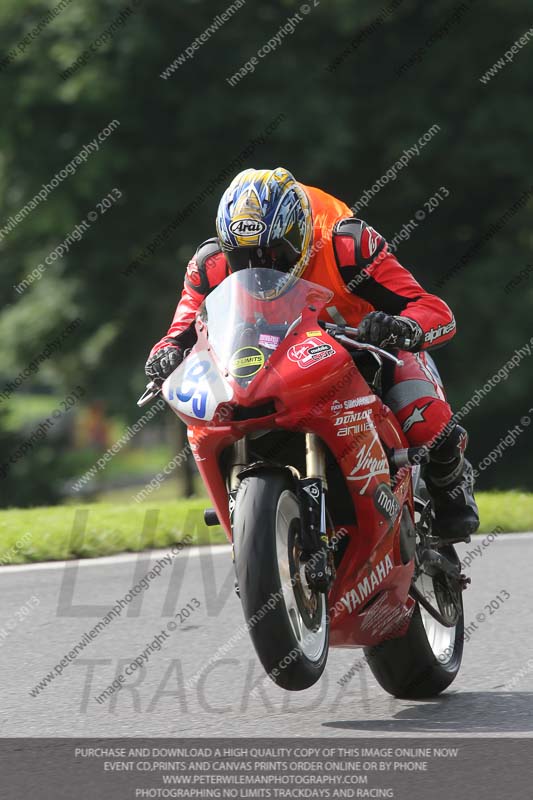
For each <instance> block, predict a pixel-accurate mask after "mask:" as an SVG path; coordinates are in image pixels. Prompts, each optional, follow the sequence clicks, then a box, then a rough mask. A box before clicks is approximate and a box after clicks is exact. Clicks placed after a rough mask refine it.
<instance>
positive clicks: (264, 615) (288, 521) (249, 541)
mask: <svg viewBox="0 0 533 800" xmlns="http://www.w3.org/2000/svg"><path fill="white" fill-rule="evenodd" d="M300 524H301V523H300V507H299V504H298V499H297V497H296V494H295V492H294V485H293V481H292V479H291V476H290V475H289V473H287V472H286V471H284V470H274V469H272V470H267V469H264V470H261V471H260V472H258V473H257V474H255V475H250V476H248V477H245V478H244V479H243V480H242V481H241V484H240V486H239V490H238V492H237V496H236V500H235V511H234V515H233V541H234V547H235V570H236V573H237V583H238V586H239V594H240V597H241V602H242V606H243V610H244V615H245V618H246V620H247V622H248V626H249V632H250V636H251V638H252V642H253V645H254V647H255V650H256V653H257V655H258V657H259V660H260V661H261V663H262V665H263V667H264V668H265V670H266V672H267V673H268V675H269V677H270V678H271V679H272V680H273V681H274V682H275V683H277V684H278V686H281V687H282V688H283V689H290V690H293V691H296V690H300V689H307V688H309V687H310V686H312V685H313V684H314V683H316V681H317V680H318V679H319V678H320V676H321V675H322V672H323V671H324V667H325V666H326V661H327V657H328V647H329V618H328V614H327V598H326V595H324V594H322V593H317V592H315V591H313V590H312V589H311V588H310V587H309V584H308V583H307V580H306V576H305V569H304V564H303V563H302V562H301V560H300V556H301V553H302V550H301V547H300Z"/></svg>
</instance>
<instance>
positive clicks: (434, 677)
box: [365, 603, 464, 700]
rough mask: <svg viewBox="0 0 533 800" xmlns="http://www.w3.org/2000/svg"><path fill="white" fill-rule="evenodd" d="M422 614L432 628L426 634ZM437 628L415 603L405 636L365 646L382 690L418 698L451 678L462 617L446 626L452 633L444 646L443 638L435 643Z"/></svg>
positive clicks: (457, 655) (431, 693) (432, 693)
mask: <svg viewBox="0 0 533 800" xmlns="http://www.w3.org/2000/svg"><path fill="white" fill-rule="evenodd" d="M426 618H429V620H430V622H429V625H430V626H431V628H432V630H433V633H431V631H430V633H429V635H428V630H427V627H426V625H428V621H427V619H426ZM438 628H444V626H443V625H441V623H439V622H437V620H435V619H433V617H431V616H430V615H429V613H428V612H427V611H425V609H423V608H422V607H421V606H420V605H419V604H418V603H417V605H416V608H415V610H414V613H413V616H412V618H411V623H410V625H409V629H408V631H407V633H406V634H405V636H402V638H401V639H390V640H388V641H385V642H382V643H381V644H378V645H376V646H375V647H366V648H365V656H366V659H367V661H368V665H369V667H370V669H371V670H372V673H373V675H374V677H375V678H376V680H377V681H378V683H379V684H380V686H382V687H383V689H385V691H386V692H388V693H389V694H392V695H393V696H394V697H398V698H403V699H406V700H420V699H422V698H425V697H435V696H436V695H438V694H440V693H441V692H443V691H444V690H445V689H447V688H448V686H449V685H450V684H451V683H452V682H453V681H454V680H455V677H456V675H457V673H458V672H459V668H460V666H461V659H462V655H463V631H464V622H463V617H462V616H461V618H460V620H459V622H458V624H457V625H456V626H455V627H454V628H453V629H452V628H450V629H447V630H450V631H453V633H451V634H450V636H451V638H450V643H449V644H447V645H445V646H443V645H444V640H443V639H441V641H440V644H437V643H438V642H439V639H440V632H439V630H438ZM430 642H432V644H430Z"/></svg>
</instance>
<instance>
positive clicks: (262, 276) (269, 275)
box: [198, 269, 332, 383]
mask: <svg viewBox="0 0 533 800" xmlns="http://www.w3.org/2000/svg"><path fill="white" fill-rule="evenodd" d="M331 297H332V292H330V291H329V289H325V288H324V287H322V286H318V285H317V284H315V283H310V282H309V281H306V280H302V279H301V278H300V279H294V278H293V277H292V276H291V275H290V273H289V274H286V273H283V272H277V271H276V270H272V269H244V270H240V271H238V272H234V273H232V274H231V275H229V276H228V277H227V278H226V279H225V280H224V281H223V282H222V283H221V284H219V285H218V286H217V287H216V289H214V290H213V291H212V292H211V293H210V294H209V295H208V297H207V298H206V300H205V301H204V303H203V304H202V306H201V308H200V311H199V315H198V316H199V318H200V319H201V320H202V322H204V323H205V325H206V327H207V331H208V337H209V344H210V347H211V348H212V350H213V352H214V354H215V356H216V359H217V361H218V363H219V366H220V367H221V368H222V369H227V370H228V373H229V374H230V375H231V376H232V377H233V378H235V379H237V380H239V382H240V383H248V382H249V381H251V380H252V379H253V378H254V377H255V375H257V374H258V373H259V372H260V371H261V369H262V368H263V367H264V365H265V364H266V363H267V361H268V359H269V358H270V357H271V355H272V353H274V352H275V350H276V349H277V348H278V347H279V345H280V343H281V342H282V341H283V339H284V338H285V336H286V334H287V331H288V330H289V329H290V327H291V326H292V325H293V323H295V321H297V320H298V319H299V317H300V316H301V314H302V311H303V310H304V309H305V308H306V307H307V306H310V305H312V306H314V308H315V309H316V311H317V314H318V313H319V312H320V311H321V309H322V308H323V307H324V306H325V305H326V303H327V302H328V301H329V300H330V299H331Z"/></svg>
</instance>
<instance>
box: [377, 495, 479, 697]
mask: <svg viewBox="0 0 533 800" xmlns="http://www.w3.org/2000/svg"><path fill="white" fill-rule="evenodd" d="M419 489H420V487H419ZM417 507H418V509H419V510H420V509H423V508H424V507H425V503H424V501H423V500H421V499H417ZM417 516H418V521H417V524H418V525H421V524H422V523H421V519H420V513H419V514H418V515H417ZM428 532H430V529H428ZM442 553H443V554H444V555H446V556H447V557H448V559H449V560H450V561H454V562H455V563H456V564H458V565H459V564H460V562H459V558H458V556H457V553H456V552H455V548H454V547H453V546H452V545H450V546H448V547H446V548H443V549H442ZM415 586H416V589H417V590H418V592H420V593H421V594H422V595H424V597H425V598H426V600H427V601H428V602H430V604H431V606H432V607H433V608H436V609H437V610H441V609H440V608H439V601H438V600H437V597H438V596H439V597H440V598H441V603H442V602H443V598H444V602H446V601H448V600H449V598H446V595H445V590H444V589H443V583H442V581H441V580H440V579H439V577H435V578H430V577H429V576H428V575H426V574H424V573H422V574H421V575H419V577H418V579H417V581H416V583H415ZM456 599H457V600H458V608H459V613H457V610H456V611H455V614H456V616H457V621H456V622H455V625H454V626H453V627H447V626H445V625H443V624H442V623H441V622H439V621H438V620H437V619H435V617H433V616H432V615H431V614H430V613H429V611H427V610H426V609H425V608H424V606H423V605H421V603H419V602H418V601H417V603H416V608H415V610H414V612H413V615H412V617H411V622H410V624H409V628H408V630H407V633H406V634H405V636H402V638H400V639H390V640H387V641H384V642H381V644H378V645H376V646H375V647H367V648H365V656H366V659H367V661H368V665H369V667H370V669H371V670H372V673H373V675H374V677H375V678H376V680H377V681H378V683H379V684H380V685H381V686H382V687H383V689H385V691H387V692H389V694H392V695H394V697H398V698H403V699H407V700H419V699H422V698H425V697H435V696H436V695H438V694H440V693H441V692H443V691H444V690H445V689H447V688H448V686H450V684H451V683H452V682H453V681H454V680H455V678H456V676H457V673H458V672H459V669H460V667H461V661H462V658H463V644H464V609H463V598H462V592H461V591H459V594H458V596H457V598H456ZM448 618H449V619H453V617H448Z"/></svg>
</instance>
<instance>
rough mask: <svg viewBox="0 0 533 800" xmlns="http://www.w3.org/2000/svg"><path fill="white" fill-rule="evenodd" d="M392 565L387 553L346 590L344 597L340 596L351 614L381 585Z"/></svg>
mask: <svg viewBox="0 0 533 800" xmlns="http://www.w3.org/2000/svg"><path fill="white" fill-rule="evenodd" d="M393 567H394V564H393V563H392V558H391V557H390V555H389V554H388V553H387V555H386V556H385V558H382V559H381V561H379V562H378V563H377V564H376V566H375V567H374V569H373V570H372V572H371V573H370V574H369V575H367V576H366V578H363V580H362V581H359V583H358V584H357V585H356V586H354V588H353V589H350V591H349V592H346V594H345V595H344V597H341V603H342V604H343V605H344V606H345V608H347V609H348V612H349V613H350V614H353V612H354V611H355V610H356V608H358V607H359V606H361V605H363V603H364V602H365V600H367V598H369V597H370V595H371V594H372V593H373V592H374V590H375V589H377V588H378V586H381V584H382V583H383V581H384V580H385V578H386V577H387V575H388V574H389V573H390V571H391V570H392V568H393Z"/></svg>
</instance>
